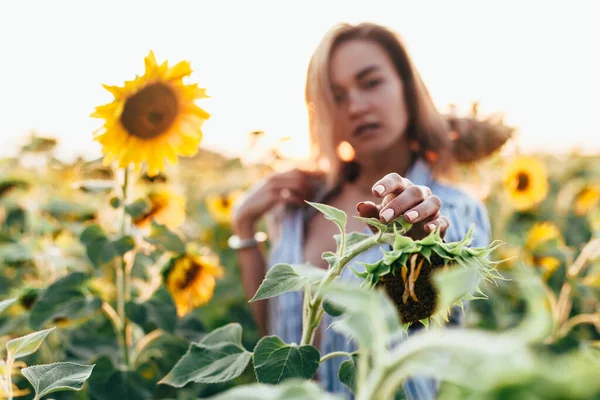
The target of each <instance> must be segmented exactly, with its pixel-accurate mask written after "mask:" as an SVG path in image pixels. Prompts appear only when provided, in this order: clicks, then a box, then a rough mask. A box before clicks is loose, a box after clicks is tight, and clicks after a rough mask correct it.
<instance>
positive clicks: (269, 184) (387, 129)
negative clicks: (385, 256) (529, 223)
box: [234, 24, 489, 398]
mask: <svg viewBox="0 0 600 400" xmlns="http://www.w3.org/2000/svg"><path fill="white" fill-rule="evenodd" d="M306 103H307V106H308V111H309V121H310V138H311V144H312V153H313V157H314V161H315V165H324V166H325V167H324V168H321V169H320V170H319V171H303V170H299V169H296V170H292V171H289V172H285V173H280V174H275V175H273V176H271V177H269V178H268V179H266V180H264V181H262V182H260V183H259V184H257V185H255V186H254V187H253V188H251V189H250V190H249V191H248V192H247V193H246V195H245V196H244V197H243V198H242V200H241V201H240V202H238V204H237V205H236V209H235V212H234V231H235V233H236V235H237V236H238V237H239V239H241V240H242V242H244V243H246V244H247V246H242V247H243V248H240V249H239V261H240V265H241V271H242V280H243V285H244V290H245V292H246V295H247V296H248V298H251V297H252V296H253V295H254V294H255V292H256V290H257V289H258V287H259V285H260V283H261V281H262V279H263V278H264V275H265V273H266V271H267V268H268V267H269V266H272V265H275V264H276V263H280V262H283V263H289V264H295V263H302V262H308V263H311V264H313V265H316V266H320V267H322V268H327V264H326V262H325V261H324V260H323V259H322V258H321V255H322V253H323V252H325V251H335V248H336V243H335V240H334V238H333V236H334V234H336V233H337V228H336V226H335V225H334V224H333V223H331V221H328V220H326V219H325V218H324V217H323V216H322V215H321V214H320V213H318V212H315V210H313V209H312V207H309V206H307V205H306V204H305V203H304V201H305V200H309V201H314V202H319V203H326V204H329V205H331V206H334V207H337V208H339V209H341V210H343V211H345V212H346V214H347V215H349V216H350V215H356V214H357V211H358V214H360V215H361V216H366V217H378V218H380V219H381V220H382V221H389V220H391V219H395V218H398V217H403V218H405V219H406V220H408V221H410V222H412V223H413V228H412V229H411V230H410V231H409V233H408V234H409V235H410V236H411V237H413V238H415V239H418V238H422V237H424V236H426V235H427V234H428V233H429V232H431V230H432V229H438V230H440V232H441V233H442V235H445V240H446V241H457V240H460V239H461V238H462V237H463V236H464V235H465V234H466V233H467V231H468V229H469V228H470V226H471V225H472V224H475V232H474V237H475V239H474V243H473V244H474V245H476V246H483V245H486V244H487V243H488V241H489V221H488V217H487V214H486V210H485V209H484V207H483V206H482V205H481V204H480V203H479V202H478V201H477V200H475V199H473V198H471V197H470V196H469V195H467V194H466V193H464V192H462V191H460V190H458V189H456V188H453V187H451V186H449V185H446V184H442V183H441V182H440V179H441V178H442V177H443V176H444V175H446V174H449V173H450V171H451V167H452V161H453V143H452V141H451V140H450V132H449V128H448V125H447V122H446V120H445V119H444V118H443V117H442V116H441V115H440V114H439V113H438V112H437V111H436V109H435V106H434V105H433V102H432V101H431V99H430V97H429V94H428V92H427V90H426V88H425V86H424V84H423V82H422V81H421V78H420V76H419V74H418V73H417V71H416V70H415V68H414V66H413V64H412V62H411V60H410V58H409V56H408V54H407V51H406V49H405V48H404V46H403V45H402V43H401V41H400V40H399V38H398V36H397V35H396V34H394V33H393V32H390V31H389V30H388V29H386V28H383V27H381V26H378V25H374V24H360V25H356V26H353V25H348V24H341V25H338V26H337V27H335V28H333V29H332V30H330V31H329V32H328V33H327V35H326V36H325V37H324V38H323V40H322V42H321V43H320V44H319V46H318V48H317V49H316V51H315V53H314V54H313V56H312V59H311V61H310V65H309V69H308V74H307V81H306ZM342 143H345V144H346V145H347V144H350V145H351V146H352V148H353V149H354V158H353V160H352V161H351V162H345V161H342V160H341V159H340V156H339V155H338V148H339V146H340V144H342ZM266 215H268V216H270V217H272V218H270V223H269V238H270V240H271V243H272V244H273V247H272V248H271V252H270V254H269V255H268V258H265V257H264V256H263V254H262V252H261V250H260V249H259V247H258V246H256V243H255V242H254V241H253V240H252V237H253V236H254V235H255V232H256V225H257V223H258V222H259V221H260V219H261V218H262V217H263V216H266ZM347 230H348V231H365V230H367V231H368V228H367V227H366V225H365V224H364V223H362V222H361V221H359V220H358V219H356V218H349V219H348V226H347ZM379 257H381V251H380V250H379V249H378V248H373V249H371V250H370V251H368V252H366V253H363V254H362V255H361V256H359V257H358V258H357V259H356V260H354V262H358V261H362V262H374V261H376V260H377V259H379ZM352 275H353V273H352V271H350V269H349V268H346V269H345V272H344V273H343V274H342V278H344V279H352ZM251 307H252V311H253V313H254V315H255V318H256V320H257V322H258V325H259V328H260V331H261V333H263V334H275V335H278V336H280V337H281V338H282V339H283V340H284V341H285V342H287V343H292V342H295V343H299V342H300V335H301V322H302V314H301V310H302V294H301V293H300V292H295V293H287V294H285V295H283V296H280V297H277V298H275V299H271V300H269V301H262V302H257V303H252V305H251ZM330 323H331V318H330V317H329V316H327V314H325V317H324V322H323V323H322V324H321V329H319V330H318V331H317V335H316V338H315V345H316V346H317V347H319V348H320V350H321V353H322V354H326V353H329V352H331V351H336V350H346V351H347V350H348V349H349V347H348V346H350V345H351V344H348V340H347V338H345V337H343V336H341V335H339V334H336V333H335V332H333V331H332V330H325V329H324V328H325V327H327V326H328V325H329V324H330ZM343 361H344V360H343V359H341V358H340V357H336V358H332V359H330V360H328V361H327V362H325V363H324V364H323V365H322V366H321V367H320V369H319V373H318V379H319V380H320V381H321V383H322V384H323V386H324V387H325V388H326V389H327V390H329V391H331V392H345V391H346V390H345V388H344V386H343V385H342V384H341V383H340V382H339V381H338V378H337V371H338V369H339V365H340V364H341V362H343ZM404 389H405V391H406V393H407V395H408V396H409V398H432V397H434V396H435V384H434V383H433V382H432V381H427V380H424V379H412V380H409V381H407V382H406V383H405V385H404Z"/></svg>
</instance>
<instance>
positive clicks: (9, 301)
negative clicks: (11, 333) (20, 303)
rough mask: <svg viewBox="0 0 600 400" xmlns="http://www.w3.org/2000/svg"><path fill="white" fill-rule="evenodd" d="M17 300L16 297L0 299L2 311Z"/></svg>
mask: <svg viewBox="0 0 600 400" xmlns="http://www.w3.org/2000/svg"><path fill="white" fill-rule="evenodd" d="M15 301H17V299H16V298H14V299H6V300H2V301H0V313H1V312H3V311H4V310H6V309H7V308H8V307H10V306H11V305H12V304H13V303H14V302H15Z"/></svg>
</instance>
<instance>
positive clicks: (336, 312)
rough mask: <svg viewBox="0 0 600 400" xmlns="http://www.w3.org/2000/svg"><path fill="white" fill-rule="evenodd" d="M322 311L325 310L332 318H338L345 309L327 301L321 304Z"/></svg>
mask: <svg viewBox="0 0 600 400" xmlns="http://www.w3.org/2000/svg"><path fill="white" fill-rule="evenodd" d="M323 310H325V312H326V313H327V314H329V315H331V316H332V317H339V316H340V315H342V314H343V313H344V311H345V310H346V309H345V307H342V306H340V305H339V304H336V303H334V302H332V301H331V300H328V299H327V300H325V301H324V302H323Z"/></svg>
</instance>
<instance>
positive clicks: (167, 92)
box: [91, 51, 210, 176]
mask: <svg viewBox="0 0 600 400" xmlns="http://www.w3.org/2000/svg"><path fill="white" fill-rule="evenodd" d="M144 62H145V73H144V75H143V76H141V77H140V76H136V79H134V80H132V81H127V82H125V85H124V86H123V87H119V86H107V85H103V86H104V87H105V88H106V89H107V90H108V91H109V92H110V93H111V94H113V96H114V101H112V102H111V103H109V104H105V105H102V106H99V107H96V111H95V112H94V113H93V114H92V115H91V116H92V117H94V118H102V119H105V120H106V122H105V123H104V126H103V127H102V128H101V129H100V130H99V132H98V133H97V135H96V136H95V140H97V141H98V142H100V144H101V145H102V152H103V153H104V164H105V165H108V164H110V163H111V162H113V161H117V162H118V166H119V167H127V166H129V165H131V164H133V165H134V166H135V168H136V170H139V169H140V167H141V165H142V163H143V162H146V163H147V166H148V175H149V176H154V175H156V174H158V173H159V172H160V171H162V170H164V161H165V158H166V159H167V160H168V161H169V162H171V164H175V163H176V162H177V157H178V156H179V155H182V156H193V155H194V154H196V151H197V150H198V146H199V144H200V141H201V140H202V130H201V127H202V124H203V122H204V121H205V120H207V119H208V118H209V117H210V114H208V113H207V112H206V111H204V110H203V109H202V108H200V107H198V106H197V105H196V104H194V101H195V100H196V99H202V98H207V97H208V96H207V95H206V94H205V89H202V88H199V87H198V85H197V84H184V83H183V78H185V77H186V76H188V75H190V74H191V73H192V70H191V68H190V63H189V62H188V61H181V62H179V63H177V64H176V65H175V66H173V67H172V68H169V66H168V64H167V61H165V62H164V63H162V64H161V65H158V64H157V62H156V58H155V57H154V53H153V52H152V51H150V53H149V54H148V56H147V57H146V58H145V59H144Z"/></svg>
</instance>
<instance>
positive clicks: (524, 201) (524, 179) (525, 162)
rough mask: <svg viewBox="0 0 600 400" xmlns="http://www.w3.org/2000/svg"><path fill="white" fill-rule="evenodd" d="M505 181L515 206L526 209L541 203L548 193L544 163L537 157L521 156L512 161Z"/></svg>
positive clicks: (507, 169) (506, 171)
mask: <svg viewBox="0 0 600 400" xmlns="http://www.w3.org/2000/svg"><path fill="white" fill-rule="evenodd" d="M504 182H505V185H506V188H507V189H508V194H509V196H510V199H511V201H512V203H513V204H514V206H515V207H516V208H517V209H518V210H520V211H526V210H529V209H531V208H532V207H534V206H535V205H537V204H539V203H540V202H541V201H542V200H544V199H545V198H546V195H547V194H548V189H549V185H548V177H547V174H546V169H545V167H544V165H543V164H542V163H541V161H539V160H538V159H537V158H534V157H527V156H521V157H518V158H516V159H515V160H513V162H512V163H510V164H509V165H508V166H507V168H506V170H505V174H504Z"/></svg>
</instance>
